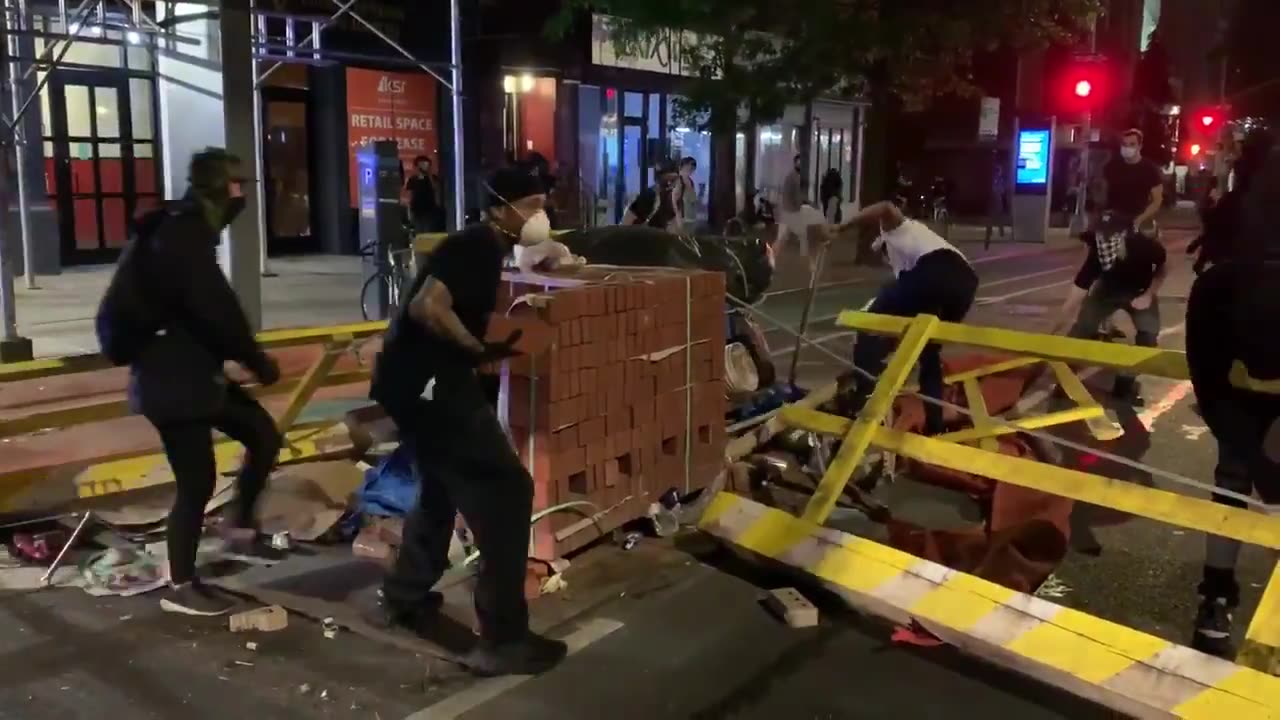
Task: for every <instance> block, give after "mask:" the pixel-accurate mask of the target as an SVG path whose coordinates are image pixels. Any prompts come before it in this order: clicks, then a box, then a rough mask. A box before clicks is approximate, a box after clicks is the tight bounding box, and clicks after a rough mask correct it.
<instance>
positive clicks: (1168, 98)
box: [1127, 27, 1175, 165]
mask: <svg viewBox="0 0 1280 720" xmlns="http://www.w3.org/2000/svg"><path fill="white" fill-rule="evenodd" d="M1169 68H1170V59H1169V51H1168V50H1167V49H1166V48H1165V45H1164V39H1163V37H1162V33H1161V32H1160V28H1159V27H1157V28H1156V29H1155V30H1152V31H1151V39H1150V42H1148V43H1147V49H1146V51H1145V52H1143V53H1142V57H1141V58H1139V59H1138V63H1137V65H1136V66H1135V67H1134V71H1133V98H1132V101H1133V110H1132V113H1131V116H1130V118H1129V119H1128V120H1129V122H1128V123H1127V125H1131V126H1134V127H1137V128H1139V129H1141V130H1142V135H1143V138H1144V148H1145V152H1146V156H1147V158H1148V159H1150V160H1153V161H1155V162H1157V163H1159V164H1160V165H1167V164H1168V163H1170V162H1172V160H1173V147H1172V146H1171V145H1170V143H1169V131H1168V128H1167V126H1166V124H1165V120H1164V115H1163V114H1162V111H1163V109H1164V107H1165V106H1166V105H1171V104H1173V102H1174V100H1175V98H1174V96H1173V86H1172V83H1170V81H1169Z"/></svg>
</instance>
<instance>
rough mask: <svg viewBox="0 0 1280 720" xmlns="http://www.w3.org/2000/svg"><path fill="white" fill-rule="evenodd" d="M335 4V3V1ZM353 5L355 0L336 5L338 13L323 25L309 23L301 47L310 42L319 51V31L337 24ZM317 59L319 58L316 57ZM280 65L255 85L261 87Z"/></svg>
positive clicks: (278, 63) (260, 78) (266, 73)
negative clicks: (307, 33)
mask: <svg viewBox="0 0 1280 720" xmlns="http://www.w3.org/2000/svg"><path fill="white" fill-rule="evenodd" d="M335 2H337V0H335ZM355 4H356V0H347V2H346V3H338V5H339V6H340V7H339V8H338V12H336V13H334V14H332V15H330V16H329V19H328V20H325V21H324V23H316V22H313V23H311V34H310V35H308V36H306V37H305V38H303V39H302V45H303V46H305V45H306V44H307V43H309V42H312V43H313V45H312V47H314V48H316V49H319V48H320V31H321V30H324V29H325V28H327V27H329V26H330V25H332V24H334V23H335V22H337V21H338V18H340V17H342V16H343V15H346V14H347V11H349V10H350V9H351V6H353V5H355ZM260 34H262V35H264V36H265V35H266V33H265V32H263V33H260ZM317 59H319V58H318V57H317ZM281 65H284V62H283V61H277V62H276V64H275V65H272V66H271V67H269V68H267V71H266V72H264V73H262V75H260V76H259V77H258V79H257V84H259V85H261V84H262V82H263V81H264V80H266V79H267V78H268V77H270V76H271V73H273V72H275V71H276V70H277V69H278V68H279V67H280V66H281Z"/></svg>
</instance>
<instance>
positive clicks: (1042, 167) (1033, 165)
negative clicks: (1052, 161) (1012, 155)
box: [1014, 130, 1050, 187]
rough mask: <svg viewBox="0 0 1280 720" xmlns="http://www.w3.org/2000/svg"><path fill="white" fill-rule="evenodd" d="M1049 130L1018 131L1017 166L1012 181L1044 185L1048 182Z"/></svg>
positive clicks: (1038, 185) (1037, 185)
mask: <svg viewBox="0 0 1280 720" xmlns="http://www.w3.org/2000/svg"><path fill="white" fill-rule="evenodd" d="M1049 143H1050V139H1049V131H1048V130H1020V131H1018V167H1017V173H1016V174H1015V176H1014V182H1016V183H1017V184H1018V185H1028V186H1032V187H1044V186H1045V185H1047V184H1048V183H1049V150H1050V147H1049Z"/></svg>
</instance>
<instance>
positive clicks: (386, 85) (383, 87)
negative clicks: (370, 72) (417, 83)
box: [378, 75, 408, 95]
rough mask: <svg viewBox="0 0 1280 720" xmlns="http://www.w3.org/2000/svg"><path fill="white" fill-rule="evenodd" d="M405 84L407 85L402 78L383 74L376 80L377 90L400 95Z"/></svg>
mask: <svg viewBox="0 0 1280 720" xmlns="http://www.w3.org/2000/svg"><path fill="white" fill-rule="evenodd" d="M406 85H408V83H407V82H405V81H404V80H393V79H391V77H389V76H387V75H383V76H382V78H381V79H380V80H378V92H380V93H391V94H393V95H400V94H403V93H404V90H405V86H406Z"/></svg>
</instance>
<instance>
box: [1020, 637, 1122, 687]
mask: <svg viewBox="0 0 1280 720" xmlns="http://www.w3.org/2000/svg"><path fill="white" fill-rule="evenodd" d="M1005 649H1006V650H1009V651H1010V652H1014V653H1017V654H1018V655H1021V656H1023V657H1025V658H1028V659H1030V660H1034V661H1035V662H1038V663H1040V664H1042V665H1047V666H1049V667H1051V668H1053V669H1055V670H1058V671H1060V672H1065V673H1069V674H1071V675H1074V676H1075V677H1078V678H1080V679H1081V680H1084V681H1085V682H1088V683H1090V684H1093V685H1097V684H1099V683H1101V682H1102V681H1104V680H1106V679H1107V678H1109V677H1111V676H1112V675H1115V674H1116V673H1118V672H1120V671H1121V670H1124V669H1125V668H1127V667H1129V666H1130V665H1132V664H1133V663H1134V662H1135V661H1134V660H1133V658H1130V657H1127V656H1125V655H1122V654H1120V653H1118V652H1115V651H1112V650H1109V649H1106V648H1104V647H1101V646H1100V645H1099V644H1098V643H1096V642H1094V641H1093V640H1090V639H1089V638H1086V637H1084V636H1082V635H1079V634H1077V633H1073V632H1071V631H1070V630H1067V629H1065V628H1062V627H1059V626H1057V625H1054V624H1053V623H1051V622H1046V623H1042V624H1040V625H1039V626H1038V627H1036V628H1034V629H1032V630H1030V631H1028V632H1026V633H1023V634H1022V635H1021V636H1019V637H1018V638H1017V639H1016V640H1014V641H1013V642H1011V643H1009V644H1008V645H1006V646H1005Z"/></svg>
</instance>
